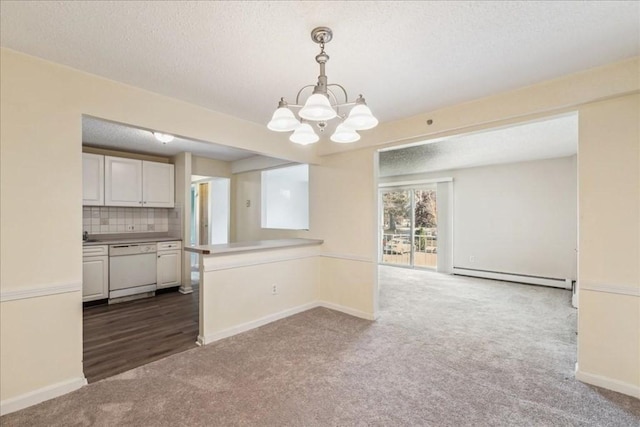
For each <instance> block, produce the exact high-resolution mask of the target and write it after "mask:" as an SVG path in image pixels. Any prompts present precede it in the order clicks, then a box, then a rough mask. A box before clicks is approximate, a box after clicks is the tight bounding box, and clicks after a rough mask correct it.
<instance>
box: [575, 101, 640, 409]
mask: <svg viewBox="0 0 640 427" xmlns="http://www.w3.org/2000/svg"><path fill="white" fill-rule="evenodd" d="M579 113H580V117H579V120H580V121H579V123H580V145H579V151H578V175H579V215H580V231H579V247H580V250H579V258H578V262H579V264H578V265H579V267H578V280H579V289H580V290H579V294H578V298H579V300H578V305H579V318H578V320H579V321H578V368H579V370H578V377H579V378H583V379H584V380H585V381H588V382H596V383H597V382H598V381H602V379H603V378H604V379H606V380H612V381H617V382H618V383H619V387H621V389H620V390H619V391H623V392H627V393H628V394H635V396H636V397H638V398H640V132H639V130H638V127H639V122H640V95H638V94H635V95H630V96H624V97H619V98H615V99H611V100H606V101H602V102H596V103H592V104H587V105H585V106H583V107H581V108H580V110H579ZM605 386H606V385H605ZM625 390H627V391H625Z"/></svg>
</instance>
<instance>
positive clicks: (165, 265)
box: [156, 242, 182, 289]
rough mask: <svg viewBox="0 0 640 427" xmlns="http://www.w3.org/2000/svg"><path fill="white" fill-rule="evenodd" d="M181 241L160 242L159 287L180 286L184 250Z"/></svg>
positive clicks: (158, 253)
mask: <svg viewBox="0 0 640 427" xmlns="http://www.w3.org/2000/svg"><path fill="white" fill-rule="evenodd" d="M180 246H181V245H180V242H158V252H157V255H158V263H157V267H156V268H157V276H156V277H157V284H156V286H157V287H158V289H162V288H170V287H173V286H180V284H181V283H180V278H181V276H182V250H181V247H180Z"/></svg>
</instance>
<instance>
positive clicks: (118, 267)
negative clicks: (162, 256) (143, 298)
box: [109, 253, 156, 291]
mask: <svg viewBox="0 0 640 427" xmlns="http://www.w3.org/2000/svg"><path fill="white" fill-rule="evenodd" d="M155 283H156V254H155V253H146V254H135V255H123V256H113V257H110V258H109V291H116V290H120V289H128V288H134V287H137V286H144V285H152V284H155Z"/></svg>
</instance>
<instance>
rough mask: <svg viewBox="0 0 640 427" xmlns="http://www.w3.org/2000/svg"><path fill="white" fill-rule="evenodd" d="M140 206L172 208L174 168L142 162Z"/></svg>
mask: <svg viewBox="0 0 640 427" xmlns="http://www.w3.org/2000/svg"><path fill="white" fill-rule="evenodd" d="M142 185H143V187H142V196H143V199H142V205H143V206H144V207H150V208H172V207H174V167H173V165H171V164H168V163H156V162H147V161H143V162H142Z"/></svg>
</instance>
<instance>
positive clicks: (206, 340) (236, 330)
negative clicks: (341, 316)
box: [198, 301, 377, 345]
mask: <svg viewBox="0 0 640 427" xmlns="http://www.w3.org/2000/svg"><path fill="white" fill-rule="evenodd" d="M316 307H324V308H328V309H331V310H335V311H339V312H342V313H345V314H348V315H350V316H354V317H359V318H361V319H367V320H376V317H377V316H376V315H375V314H370V313H365V312H364V311H360V310H356V309H354V308H350V307H345V306H343V305H339V304H334V303H331V302H327V301H313V302H310V303H307V304H302V305H299V306H297V307H293V308H289V309H287V310H283V311H279V312H277V313H273V314H269V315H268V316H264V317H261V318H259V319H256V320H251V321H249V322H245V323H241V324H240V325H237V326H233V327H231V328H228V329H224V330H222V331H220V332H216V333H214V334H209V335H204V336H203V335H198V345H207V344H211V343H212V342H216V341H219V340H221V339H224V338H228V337H231V336H233V335H237V334H241V333H242V332H247V331H250V330H251V329H255V328H259V327H260V326H264V325H266V324H269V323H271V322H275V321H276V320H280V319H284V318H285V317H289V316H293V315H294V314H298V313H302V312H303V311H307V310H311V309H313V308H316Z"/></svg>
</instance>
